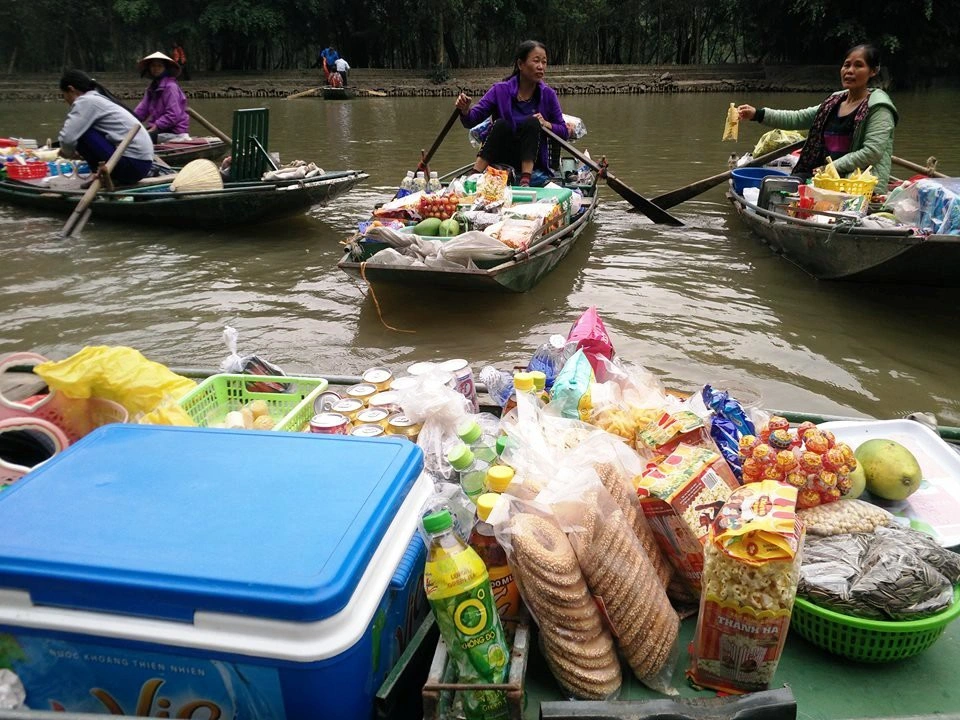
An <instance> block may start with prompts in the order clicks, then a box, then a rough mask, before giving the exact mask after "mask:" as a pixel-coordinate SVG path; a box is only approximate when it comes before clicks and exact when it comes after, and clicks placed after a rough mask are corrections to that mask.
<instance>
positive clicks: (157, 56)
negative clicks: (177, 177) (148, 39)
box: [133, 52, 190, 142]
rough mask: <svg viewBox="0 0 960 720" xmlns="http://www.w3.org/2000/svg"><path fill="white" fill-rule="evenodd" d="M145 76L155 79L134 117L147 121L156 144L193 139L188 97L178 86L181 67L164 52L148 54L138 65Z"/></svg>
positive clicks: (134, 112) (145, 122) (148, 129)
mask: <svg viewBox="0 0 960 720" xmlns="http://www.w3.org/2000/svg"><path fill="white" fill-rule="evenodd" d="M137 68H138V69H139V70H140V75H141V76H144V77H146V76H148V75H149V77H150V78H151V81H150V85H148V86H147V91H146V92H145V93H144V94H143V100H141V101H140V104H139V105H137V107H136V108H134V110H133V114H134V115H136V116H137V118H138V119H139V120H140V121H141V122H143V123H144V124H145V125H146V127H147V131H148V132H149V133H150V137H152V138H153V139H154V142H169V141H170V140H178V139H182V137H183V138H185V137H189V135H188V130H189V129H190V116H189V115H187V97H186V95H184V94H183V90H181V89H180V85H178V84H177V80H176V78H177V76H178V75H179V74H180V66H179V65H178V64H177V63H175V62H174V61H173V59H172V58H169V57H167V56H166V55H164V54H163V53H162V52H155V53H153V54H152V55H147V56H146V57H145V58H143V60H141V61H140V62H139V63H138V64H137Z"/></svg>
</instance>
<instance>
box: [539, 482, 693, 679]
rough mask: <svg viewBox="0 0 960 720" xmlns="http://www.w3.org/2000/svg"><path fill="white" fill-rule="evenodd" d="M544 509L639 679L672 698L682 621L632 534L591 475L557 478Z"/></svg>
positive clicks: (543, 499) (543, 496) (545, 498)
mask: <svg viewBox="0 0 960 720" xmlns="http://www.w3.org/2000/svg"><path fill="white" fill-rule="evenodd" d="M537 500H538V502H540V503H542V504H549V505H550V507H551V508H552V510H553V513H554V516H555V517H556V518H557V520H558V521H559V523H560V526H561V528H562V529H563V530H564V531H565V532H566V533H567V537H568V539H569V540H570V543H571V545H572V546H573V549H574V552H575V553H576V555H577V559H578V561H579V564H580V569H581V571H582V572H583V576H584V579H585V580H586V583H587V587H588V588H589V589H590V592H591V594H592V595H593V597H594V599H595V601H596V602H597V604H598V606H599V607H600V608H601V611H602V612H603V613H604V615H605V618H606V620H607V623H608V624H609V626H610V629H611V632H612V633H613V637H614V641H615V642H616V644H617V646H618V647H619V648H620V651H621V652H622V654H623V656H624V657H625V658H626V660H627V663H628V665H630V668H631V669H632V670H633V672H634V675H636V677H637V679H639V680H640V681H641V682H643V683H644V684H645V685H647V686H648V687H650V688H651V689H653V690H656V691H658V692H663V693H668V694H676V690H674V689H673V688H672V687H671V684H670V681H671V677H672V676H673V669H674V666H675V665H676V660H677V658H678V656H679V648H678V642H677V637H678V633H679V629H680V618H679V617H678V615H677V613H676V611H675V610H674V609H673V607H672V606H671V605H670V600H669V599H668V598H667V594H666V591H665V590H664V587H663V585H662V584H661V582H660V580H659V578H658V577H657V568H656V566H655V565H654V563H653V562H652V561H651V560H650V559H649V557H648V556H647V553H646V552H645V551H644V549H643V546H642V545H641V544H640V540H639V539H638V538H637V536H636V534H635V533H634V528H633V527H632V526H631V524H630V523H628V521H627V518H626V517H625V516H624V514H623V512H621V510H620V507H619V505H618V504H617V502H616V501H615V500H614V499H613V497H612V496H611V495H610V493H609V492H607V490H606V489H605V488H604V487H603V484H602V483H601V481H600V478H599V477H598V476H597V474H596V473H593V472H584V471H583V470H582V469H571V470H568V471H566V472H563V473H561V475H560V476H559V477H558V478H557V480H556V481H554V482H553V483H551V484H550V486H548V487H547V489H545V490H544V491H543V492H542V493H540V496H539V497H538V498H537Z"/></svg>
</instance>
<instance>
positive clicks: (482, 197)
mask: <svg viewBox="0 0 960 720" xmlns="http://www.w3.org/2000/svg"><path fill="white" fill-rule="evenodd" d="M509 177H510V174H509V173H508V172H507V171H506V170H500V169H499V168H495V167H493V166H490V167H488V168H487V169H486V171H484V173H483V175H481V176H480V179H479V180H478V181H477V193H476V200H475V202H476V203H481V202H482V203H483V204H484V205H485V206H490V205H493V204H494V203H498V202H502V201H503V200H504V198H505V195H506V190H507V181H508V179H509ZM474 209H476V210H481V209H483V208H482V207H478V206H477V205H474Z"/></svg>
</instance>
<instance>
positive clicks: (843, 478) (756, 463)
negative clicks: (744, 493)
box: [740, 415, 857, 509]
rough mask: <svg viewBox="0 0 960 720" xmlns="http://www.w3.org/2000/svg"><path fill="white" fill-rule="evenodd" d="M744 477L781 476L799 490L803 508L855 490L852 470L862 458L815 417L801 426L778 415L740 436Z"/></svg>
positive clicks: (799, 504) (769, 478) (799, 505)
mask: <svg viewBox="0 0 960 720" xmlns="http://www.w3.org/2000/svg"><path fill="white" fill-rule="evenodd" d="M740 458H741V460H742V469H743V481H744V482H756V481H757V480H778V481H780V482H785V483H788V484H790V485H792V486H793V487H795V488H797V489H798V490H799V494H798V496H797V507H798V508H801V509H803V508H811V507H815V506H817V505H820V504H823V503H829V502H834V501H835V500H839V499H840V498H841V497H843V496H844V495H846V494H847V493H848V492H850V477H849V476H850V473H851V472H852V471H854V470H856V469H857V460H856V458H855V457H854V455H853V450H851V449H850V446H849V445H847V444H846V443H843V442H837V440H836V438H835V437H834V436H833V433H831V432H830V431H828V430H824V431H821V430H820V429H819V428H817V426H816V425H814V424H813V423H812V422H804V423H801V424H800V425H799V426H798V427H797V429H796V430H791V429H790V422H789V421H788V420H787V419H786V418H783V417H779V416H777V415H774V416H773V417H771V418H770V421H769V422H768V423H767V424H766V425H763V426H761V428H760V430H759V433H758V435H756V436H754V435H744V436H743V437H741V438H740Z"/></svg>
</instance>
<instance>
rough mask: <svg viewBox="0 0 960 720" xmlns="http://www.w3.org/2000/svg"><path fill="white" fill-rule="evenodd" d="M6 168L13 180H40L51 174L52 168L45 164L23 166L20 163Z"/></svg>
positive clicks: (11, 164) (35, 163) (36, 163)
mask: <svg viewBox="0 0 960 720" xmlns="http://www.w3.org/2000/svg"><path fill="white" fill-rule="evenodd" d="M4 168H5V169H6V171H7V177H8V178H10V179H11V180H39V179H40V178H45V177H46V176H47V175H49V174H50V168H49V167H47V164H46V163H45V162H33V163H27V164H25V165H21V164H20V163H7V164H6V165H5V166H4Z"/></svg>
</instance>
